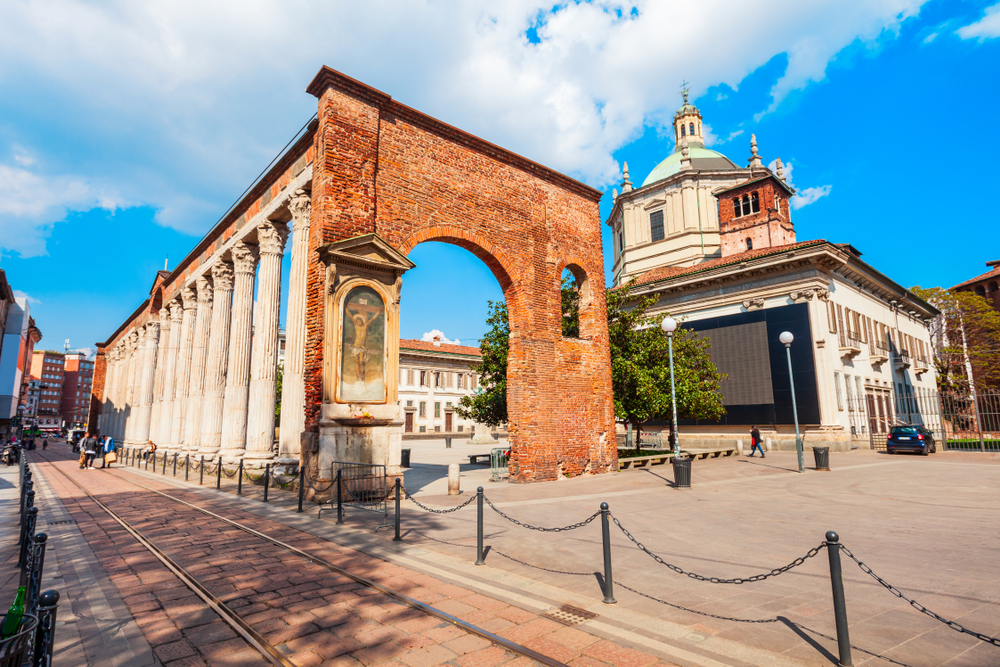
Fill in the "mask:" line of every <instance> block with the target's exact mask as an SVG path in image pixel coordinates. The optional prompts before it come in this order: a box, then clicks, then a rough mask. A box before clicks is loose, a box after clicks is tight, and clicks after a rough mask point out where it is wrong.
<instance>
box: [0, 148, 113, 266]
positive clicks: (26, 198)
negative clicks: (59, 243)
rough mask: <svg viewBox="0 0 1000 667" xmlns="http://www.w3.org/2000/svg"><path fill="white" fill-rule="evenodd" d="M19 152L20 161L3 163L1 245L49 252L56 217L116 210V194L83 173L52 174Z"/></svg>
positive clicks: (0, 167) (34, 253) (0, 171)
mask: <svg viewBox="0 0 1000 667" xmlns="http://www.w3.org/2000/svg"><path fill="white" fill-rule="evenodd" d="M19 155H20V157H21V159H18V155H15V158H14V159H15V161H16V162H17V163H18V164H19V165H25V166H15V165H9V164H0V249H5V250H8V251H13V252H17V253H19V254H20V255H21V256H22V257H35V256H38V255H44V254H45V238H46V237H47V236H48V233H49V230H50V229H51V227H52V224H53V222H54V221H57V220H62V219H63V218H65V217H66V213H67V212H68V211H70V210H90V209H93V208H103V209H107V210H109V211H114V210H115V209H117V208H119V206H120V204H119V202H118V201H117V200H116V198H115V197H113V196H111V195H109V194H108V193H106V192H103V191H100V190H98V189H95V188H94V187H93V186H91V185H90V184H89V183H88V182H87V181H86V179H84V178H82V177H79V176H69V175H48V174H43V173H41V172H40V171H38V170H33V169H31V168H30V167H31V166H33V165H34V164H35V161H34V159H33V158H31V157H30V156H28V155H26V154H19Z"/></svg>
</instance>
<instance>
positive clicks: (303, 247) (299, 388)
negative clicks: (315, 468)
mask: <svg viewBox="0 0 1000 667" xmlns="http://www.w3.org/2000/svg"><path fill="white" fill-rule="evenodd" d="M288 209H289V210H290V211H291V213H292V270H291V274H290V275H289V277H288V317H287V318H286V319H285V366H284V368H283V369H282V372H281V435H280V441H279V444H278V462H279V463H282V464H285V465H295V464H298V462H299V450H300V448H301V441H302V431H303V430H304V429H305V409H306V392H305V378H304V377H303V375H302V371H303V368H304V366H305V356H306V283H307V281H308V277H309V216H310V214H311V210H310V209H311V206H310V200H309V195H308V194H306V193H305V192H304V191H302V190H299V191H298V192H296V193H295V196H294V197H293V198H292V200H291V202H289V205H288Z"/></svg>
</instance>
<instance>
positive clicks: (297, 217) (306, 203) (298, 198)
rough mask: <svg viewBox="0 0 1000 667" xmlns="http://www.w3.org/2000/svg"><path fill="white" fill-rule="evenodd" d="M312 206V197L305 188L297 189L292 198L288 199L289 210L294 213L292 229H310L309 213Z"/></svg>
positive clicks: (296, 230)
mask: <svg viewBox="0 0 1000 667" xmlns="http://www.w3.org/2000/svg"><path fill="white" fill-rule="evenodd" d="M311 208H312V199H311V198H310V197H309V193H307V192H306V191H305V190H296V191H295V194H293V195H292V197H291V199H289V200H288V212H289V213H291V214H292V230H293V231H295V232H298V231H300V230H307V229H309V215H310V209H311Z"/></svg>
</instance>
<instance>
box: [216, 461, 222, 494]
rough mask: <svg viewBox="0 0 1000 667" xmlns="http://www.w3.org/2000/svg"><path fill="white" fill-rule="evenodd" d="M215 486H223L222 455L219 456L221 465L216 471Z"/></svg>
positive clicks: (219, 487)
mask: <svg viewBox="0 0 1000 667" xmlns="http://www.w3.org/2000/svg"><path fill="white" fill-rule="evenodd" d="M215 488H217V489H221V488H222V457H221V456H220V457H219V467H218V468H217V469H216V471H215Z"/></svg>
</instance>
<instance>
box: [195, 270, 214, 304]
mask: <svg viewBox="0 0 1000 667" xmlns="http://www.w3.org/2000/svg"><path fill="white" fill-rule="evenodd" d="M195 285H197V286H198V303H201V304H205V303H212V283H210V282H208V278H206V277H205V276H198V280H196V281H195Z"/></svg>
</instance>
